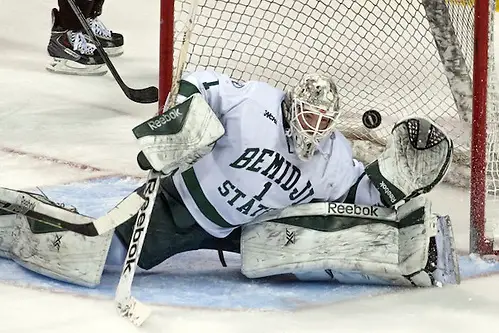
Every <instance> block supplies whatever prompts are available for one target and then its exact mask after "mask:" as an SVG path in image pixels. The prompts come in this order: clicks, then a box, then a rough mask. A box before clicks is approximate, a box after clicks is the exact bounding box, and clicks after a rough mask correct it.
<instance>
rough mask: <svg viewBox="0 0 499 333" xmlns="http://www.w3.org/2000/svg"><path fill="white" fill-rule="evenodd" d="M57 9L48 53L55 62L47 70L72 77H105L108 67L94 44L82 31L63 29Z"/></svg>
mask: <svg viewBox="0 0 499 333" xmlns="http://www.w3.org/2000/svg"><path fill="white" fill-rule="evenodd" d="M58 15H59V13H58V11H57V9H53V10H52V20H53V26H52V33H51V35H50V41H49V44H48V46H47V51H48V53H49V55H50V56H51V57H52V58H53V60H52V61H51V62H50V63H49V64H48V65H47V66H46V69H47V70H48V71H50V72H53V73H60V74H72V75H104V74H106V72H107V67H106V66H105V64H104V60H103V59H102V57H101V56H100V55H99V54H98V52H97V48H96V46H95V45H94V44H92V43H90V42H89V41H88V36H85V34H84V33H83V32H81V31H72V30H65V29H62V28H61V27H60V25H59V20H58Z"/></svg>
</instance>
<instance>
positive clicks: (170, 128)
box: [133, 93, 225, 174]
mask: <svg viewBox="0 0 499 333" xmlns="http://www.w3.org/2000/svg"><path fill="white" fill-rule="evenodd" d="M133 132H134V134H135V136H136V138H137V140H138V142H139V145H140V146H141V148H142V152H143V153H144V155H145V156H146V158H147V160H148V161H149V163H150V164H151V166H152V168H153V169H154V170H156V171H162V172H163V173H164V174H170V173H171V172H172V171H173V170H175V169H177V168H179V166H181V167H182V168H183V169H185V168H187V166H188V165H191V164H192V163H194V162H195V161H196V160H197V159H199V158H201V157H202V156H204V155H205V154H207V153H209V152H210V151H211V147H210V146H212V145H213V144H214V143H215V142H216V141H217V140H218V139H219V138H220V137H221V136H222V135H224V133H225V129H224V127H223V125H222V123H221V122H220V120H218V118H217V116H216V114H215V113H214V112H213V110H212V109H211V108H210V106H209V105H208V103H207V102H206V101H205V99H204V98H203V97H202V96H201V94H199V93H198V94H194V95H192V96H191V97H189V98H187V99H186V100H185V101H183V102H182V103H180V104H178V105H176V106H175V107H173V108H171V109H169V110H167V111H165V112H164V113H163V114H161V115H158V116H155V117H153V118H151V119H149V120H147V121H146V122H144V123H142V124H140V125H139V126H137V127H135V128H134V129H133Z"/></svg>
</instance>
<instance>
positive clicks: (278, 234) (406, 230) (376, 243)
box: [241, 197, 436, 286]
mask: <svg viewBox="0 0 499 333" xmlns="http://www.w3.org/2000/svg"><path fill="white" fill-rule="evenodd" d="M331 205H333V204H327V203H323V204H322V205H318V204H316V203H314V204H305V205H299V206H296V207H290V208H288V209H287V212H288V214H290V213H291V211H292V210H294V209H295V208H296V210H297V212H298V213H299V214H297V217H289V218H278V219H273V220H268V221H267V222H263V223H257V224H252V225H248V226H245V227H243V231H242V236H241V258H242V273H243V274H244V275H245V276H247V277H249V278H259V277H265V276H271V275H279V274H286V273H292V274H295V275H296V276H297V277H299V278H304V279H317V278H319V279H322V278H324V277H326V278H328V279H331V278H334V279H335V280H337V281H339V282H347V283H358V282H360V281H362V282H363V283H366V282H368V283H386V284H394V285H407V286H410V285H414V284H415V283H416V284H417V285H424V286H426V285H431V281H430V278H429V277H428V275H427V274H426V273H424V274H423V276H422V277H421V278H419V280H421V281H418V277H417V273H418V272H419V271H421V270H422V269H423V268H425V266H426V264H427V260H428V248H429V238H430V237H431V236H434V235H435V233H436V230H435V226H434V221H435V219H434V218H433V217H432V216H431V214H430V206H429V205H430V202H429V201H427V200H426V199H424V198H422V197H421V198H416V199H414V200H410V201H409V202H408V203H406V204H404V205H402V206H401V207H400V208H399V209H398V210H397V211H396V212H395V211H394V210H391V209H386V208H379V207H368V206H359V205H351V204H334V205H335V207H336V210H332V209H328V210H327V211H325V210H324V209H321V208H320V207H322V208H323V207H331ZM340 207H341V208H340ZM338 208H340V209H338ZM368 208H371V209H373V211H374V212H376V215H377V216H376V219H374V218H370V217H368V216H366V215H364V214H345V213H344V212H346V211H350V212H355V211H362V210H364V211H365V212H367V211H368ZM376 209H378V210H376ZM305 211H308V212H307V215H308V216H307V215H305V214H303V213H304V212H305ZM324 213H326V214H324ZM373 215H374V214H373ZM288 216H291V215H288ZM411 275H412V276H413V279H412V282H411V280H409V279H407V278H406V277H405V276H411ZM415 281H416V282H415Z"/></svg>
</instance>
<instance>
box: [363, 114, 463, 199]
mask: <svg viewBox="0 0 499 333" xmlns="http://www.w3.org/2000/svg"><path fill="white" fill-rule="evenodd" d="M389 140H390V141H391V142H390V144H389V145H388V148H387V149H386V150H385V151H384V152H383V153H382V154H381V155H380V156H379V157H378V159H377V160H375V161H374V162H372V163H371V164H369V165H367V166H366V169H365V172H366V174H367V176H368V177H369V179H370V180H371V182H372V184H373V185H374V186H375V187H376V188H377V189H378V191H379V193H380V195H381V200H382V201H383V202H384V203H385V205H386V206H388V207H391V206H394V205H395V204H397V203H398V202H400V201H402V200H408V199H410V198H412V197H416V196H418V195H419V194H422V193H426V192H429V191H430V190H431V189H432V188H434V187H435V186H436V185H437V184H438V183H440V182H441V181H442V179H443V178H444V176H445V173H446V172H447V170H448V169H449V166H450V164H451V161H452V149H453V144H452V140H451V139H450V138H449V137H448V136H447V135H445V134H444V132H443V130H442V129H441V128H440V127H439V126H437V125H436V124H434V123H433V122H431V121H429V120H427V119H424V118H419V117H412V118H408V119H404V120H401V121H399V122H398V123H397V124H395V126H394V127H393V130H392V136H391V138H390V139H389Z"/></svg>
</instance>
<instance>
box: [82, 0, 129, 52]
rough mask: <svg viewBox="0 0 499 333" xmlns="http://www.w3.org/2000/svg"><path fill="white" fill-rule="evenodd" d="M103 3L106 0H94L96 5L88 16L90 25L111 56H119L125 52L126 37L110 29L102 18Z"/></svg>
mask: <svg viewBox="0 0 499 333" xmlns="http://www.w3.org/2000/svg"><path fill="white" fill-rule="evenodd" d="M103 5H104V0H94V5H93V6H92V9H91V11H90V13H89V15H88V16H87V17H88V19H87V21H88V25H89V26H90V28H91V29H92V32H93V33H94V35H95V36H96V37H97V38H98V39H99V43H100V44H101V45H102V47H103V48H104V50H105V51H106V53H107V54H108V55H109V56H110V57H117V56H120V55H122V54H123V44H124V38H123V35H122V34H120V33H117V32H114V31H112V30H110V29H108V28H107V27H106V26H105V25H104V23H103V22H102V20H101V19H100V15H101V14H102V6H103Z"/></svg>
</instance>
